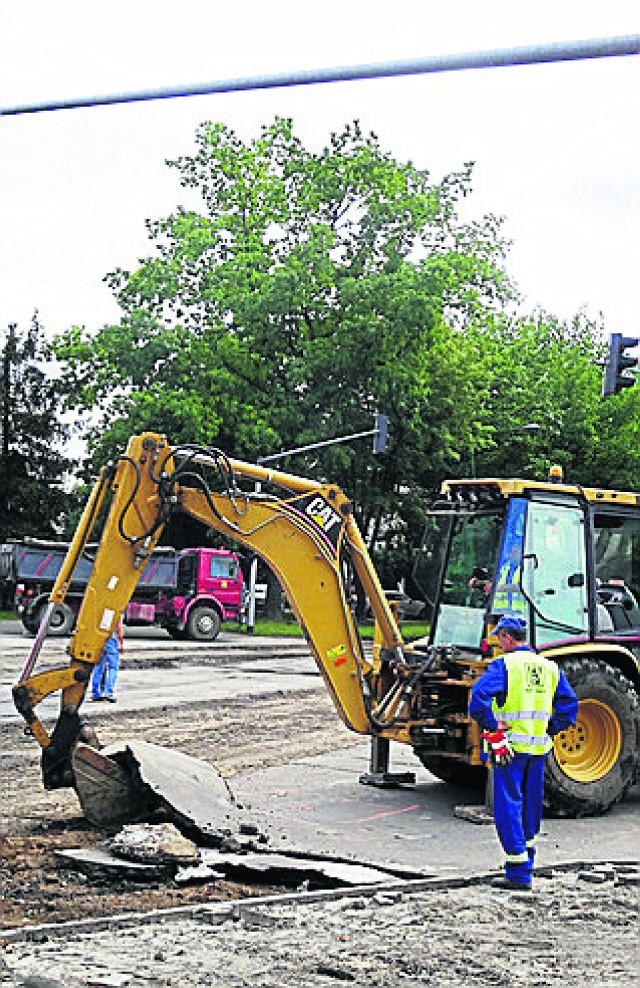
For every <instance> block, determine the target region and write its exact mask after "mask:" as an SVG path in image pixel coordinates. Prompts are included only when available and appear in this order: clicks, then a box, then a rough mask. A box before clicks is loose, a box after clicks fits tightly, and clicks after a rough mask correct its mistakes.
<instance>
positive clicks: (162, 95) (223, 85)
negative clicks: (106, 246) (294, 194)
mask: <svg viewBox="0 0 640 988" xmlns="http://www.w3.org/2000/svg"><path fill="white" fill-rule="evenodd" d="M638 54H640V35H638V34H631V35H623V36H620V37H612V38H590V39H587V40H585V41H561V42H557V43H550V44H540V45H526V46H525V47H521V48H497V49H494V50H489V51H476V52H463V53H461V54H454V55H434V56H431V57H427V58H414V59H409V60H406V61H391V62H373V63H371V64H368V65H367V64H365V65H347V66H337V67H334V68H325V69H308V70H305V71H299V72H283V73H278V74H275V75H262V76H246V77H240V78H238V79H220V80H216V81H213V82H201V83H194V84H193V85H190V84H187V85H184V86H174V87H159V88H157V89H140V90H136V91H131V92H123V93H110V94H104V95H97V96H80V97H71V98H69V99H62V100H49V101H44V102H42V103H24V104H22V105H17V106H5V107H0V116H5V117H9V116H18V115H19V114H25V113H44V112H47V111H51V110H74V109H78V108H80V107H89V106H106V105H112V104H115V103H139V102H146V101H150V100H160V99H176V98H178V97H181V96H205V95H210V94H212V93H232V92H243V91H246V90H251V89H281V88H285V87H292V86H314V85H319V84H321V83H326V82H354V81H357V80H361V79H383V78H391V77H394V76H409V75H426V74H430V73H434V72H459V71H461V70H464V69H494V68H500V67H503V66H514V65H538V64H540V63H549V62H569V61H579V60H584V59H589V58H612V57H617V56H620V55H638Z"/></svg>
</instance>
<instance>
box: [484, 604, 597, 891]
mask: <svg viewBox="0 0 640 988" xmlns="http://www.w3.org/2000/svg"><path fill="white" fill-rule="evenodd" d="M526 627H527V626H526V622H525V621H524V619H523V618H522V617H520V615H518V614H505V615H503V616H502V617H501V618H500V620H499V621H498V623H497V625H496V627H495V630H494V634H495V635H497V638H498V644H499V647H500V650H501V652H502V653H503V654H502V655H499V656H498V657H497V658H495V659H494V660H493V662H490V663H489V665H488V666H487V668H486V669H485V671H484V672H483V674H482V675H481V676H480V678H479V679H477V680H476V682H475V683H474V685H473V687H472V688H471V701H470V704H469V714H470V715H471V717H473V719H474V720H475V721H477V723H478V724H479V725H480V728H481V729H482V737H483V739H484V741H485V742H486V744H487V745H488V748H489V757H490V760H491V762H492V765H493V818H494V821H495V825H496V830H497V832H498V837H499V839H500V843H501V844H502V848H503V851H504V855H505V858H504V862H505V876H504V878H500V879H497V880H496V881H495V882H494V883H493V884H494V885H496V886H499V887H501V888H508V889H531V880H532V875H533V866H534V860H535V853H536V838H537V836H538V833H539V831H540V822H541V820H542V792H543V779H544V766H545V761H546V759H547V756H548V754H549V752H550V751H551V748H552V746H553V742H552V740H551V739H552V737H553V736H554V735H555V734H557V733H558V732H559V731H564V730H566V729H567V728H568V727H571V725H572V724H575V721H576V715H577V712H578V699H577V697H576V695H575V693H574V691H573V689H572V688H571V686H570V685H569V681H568V680H567V678H566V676H565V675H564V673H563V672H562V670H561V669H559V668H558V666H557V665H556V663H555V662H553V661H552V660H551V659H546V658H544V657H543V656H541V655H538V654H537V652H535V651H534V649H533V648H531V646H530V645H528V644H526V639H527V631H526Z"/></svg>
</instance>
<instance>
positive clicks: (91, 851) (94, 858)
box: [53, 847, 171, 882]
mask: <svg viewBox="0 0 640 988" xmlns="http://www.w3.org/2000/svg"><path fill="white" fill-rule="evenodd" d="M53 853H54V858H55V860H56V861H57V862H58V864H60V865H63V866H66V867H68V868H74V869H75V870H76V871H81V872H83V873H84V874H88V875H95V874H102V875H108V876H109V877H111V878H114V877H115V878H132V879H134V881H138V882H142V881H153V880H154V879H157V878H166V877H167V875H168V874H169V873H170V871H171V869H170V868H169V866H168V865H166V864H159V863H157V862H156V863H154V864H149V863H143V862H142V861H126V860H125V859H124V858H120V857H118V856H117V855H116V854H113V853H112V852H111V851H109V849H108V848H106V847H104V848H96V847H92V848H89V847H71V848H68V849H65V850H61V851H54V852H53Z"/></svg>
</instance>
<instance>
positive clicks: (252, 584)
mask: <svg viewBox="0 0 640 988" xmlns="http://www.w3.org/2000/svg"><path fill="white" fill-rule="evenodd" d="M366 436H373V453H374V454H376V455H378V454H379V453H384V452H385V451H386V448H387V441H388V438H389V420H388V418H387V416H386V415H383V414H382V412H376V417H375V424H374V427H373V429H367V430H366V431H365V432H354V433H352V434H351V435H350V436H339V437H338V438H336V439H324V440H322V442H319V443H310V444H309V445H308V446H297V447H296V448H295V449H285V450H281V452H280V453H271V454H270V455H269V456H260V457H258V459H257V460H256V463H257V464H258V466H262V465H263V464H264V463H273V462H274V461H275V460H284V459H286V458H287V456H296V455H297V454H299V453H308V452H309V451H310V450H312V449H322V448H324V447H325V446H337V445H339V444H340V443H350V442H353V441H354V440H355V439H364V438H365V437H366ZM261 489H262V485H261V484H260V482H259V481H256V485H255V488H254V490H255V493H256V494H259V493H260V491H261ZM257 575H258V558H257V556H254V557H253V559H252V560H251V567H250V569H249V597H248V602H247V634H250V635H252V634H253V632H254V631H255V626H256V578H257Z"/></svg>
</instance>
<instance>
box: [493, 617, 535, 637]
mask: <svg viewBox="0 0 640 988" xmlns="http://www.w3.org/2000/svg"><path fill="white" fill-rule="evenodd" d="M526 630H527V622H526V621H525V619H524V618H521V617H518V615H517V614H503V615H502V617H501V618H500V620H499V621H498V623H497V625H496V626H495V628H494V629H493V633H494V635H498V634H500V632H501V631H526Z"/></svg>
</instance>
